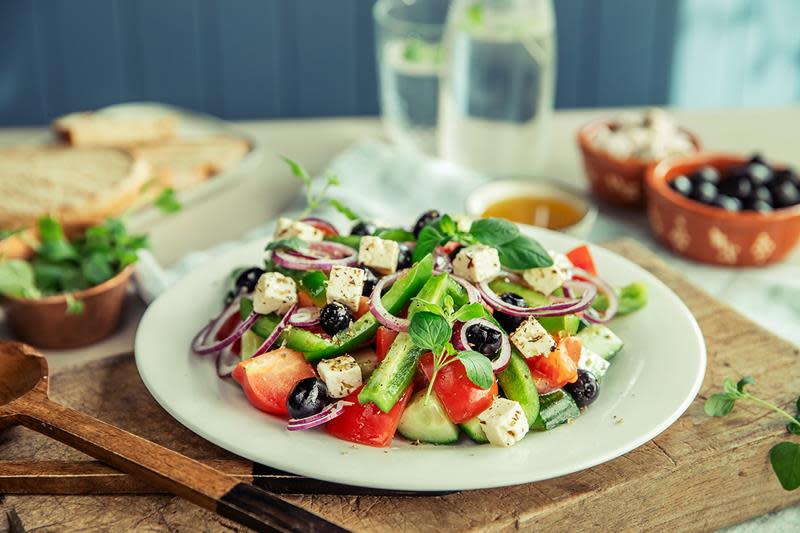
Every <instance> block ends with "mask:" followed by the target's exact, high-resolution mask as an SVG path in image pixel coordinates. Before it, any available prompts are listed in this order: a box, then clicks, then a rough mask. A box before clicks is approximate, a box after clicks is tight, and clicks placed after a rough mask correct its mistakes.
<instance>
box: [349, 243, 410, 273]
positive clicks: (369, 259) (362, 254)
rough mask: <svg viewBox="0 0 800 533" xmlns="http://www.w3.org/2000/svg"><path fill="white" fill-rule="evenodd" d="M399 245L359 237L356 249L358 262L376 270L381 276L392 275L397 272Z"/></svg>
mask: <svg viewBox="0 0 800 533" xmlns="http://www.w3.org/2000/svg"><path fill="white" fill-rule="evenodd" d="M399 258H400V245H399V244H398V243H397V242H395V241H389V240H385V239H381V238H380V237H372V236H365V237H361V244H360V245H359V247H358V262H359V263H361V264H362V265H365V266H368V267H370V268H372V269H374V270H377V271H378V272H380V273H381V274H392V273H393V272H395V271H396V270H397V260H398V259H399Z"/></svg>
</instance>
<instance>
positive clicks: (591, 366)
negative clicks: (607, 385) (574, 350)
mask: <svg viewBox="0 0 800 533" xmlns="http://www.w3.org/2000/svg"><path fill="white" fill-rule="evenodd" d="M609 366H611V363H609V362H608V361H606V360H605V359H603V358H602V357H600V356H599V355H597V354H596V353H594V352H593V351H591V350H590V349H589V348H587V347H586V346H583V347H582V348H581V357H580V359H578V368H580V369H581V370H588V371H589V372H591V373H592V374H594V377H596V378H597V379H600V378H602V377H603V376H605V374H606V372H607V371H608V367H609Z"/></svg>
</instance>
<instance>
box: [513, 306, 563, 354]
mask: <svg viewBox="0 0 800 533" xmlns="http://www.w3.org/2000/svg"><path fill="white" fill-rule="evenodd" d="M508 338H509V339H510V340H511V342H512V344H514V346H515V347H516V348H517V350H519V352H520V353H521V354H522V355H523V356H524V357H526V358H531V357H536V356H537V355H544V356H548V355H550V352H552V351H553V350H555V349H556V341H555V340H553V337H551V336H550V334H549V333H547V330H545V329H544V327H542V325H541V324H539V321H538V320H536V319H535V318H534V317H532V316H531V317H528V318H527V319H525V321H524V322H522V324H520V325H519V327H518V328H517V329H516V330H515V331H514V333H512V334H511V335H509V336H508Z"/></svg>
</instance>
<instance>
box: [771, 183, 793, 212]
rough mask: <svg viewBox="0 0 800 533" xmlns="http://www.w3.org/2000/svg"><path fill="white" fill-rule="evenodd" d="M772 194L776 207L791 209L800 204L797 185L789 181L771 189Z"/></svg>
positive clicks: (773, 203)
mask: <svg viewBox="0 0 800 533" xmlns="http://www.w3.org/2000/svg"><path fill="white" fill-rule="evenodd" d="M770 191H771V192H772V205H773V206H775V207H789V206H792V205H795V204H798V203H800V190H799V189H798V188H797V185H795V184H794V183H792V182H791V181H789V180H783V181H781V182H780V183H776V184H775V185H774V186H773V187H771V188H770Z"/></svg>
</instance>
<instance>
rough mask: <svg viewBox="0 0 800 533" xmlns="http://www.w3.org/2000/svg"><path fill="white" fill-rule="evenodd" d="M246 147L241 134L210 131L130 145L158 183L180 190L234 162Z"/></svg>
mask: <svg viewBox="0 0 800 533" xmlns="http://www.w3.org/2000/svg"><path fill="white" fill-rule="evenodd" d="M249 151H250V143H248V142H247V140H245V139H243V138H241V137H233V136H228V135H212V136H208V137H189V138H185V139H174V140H172V141H168V142H164V143H158V144H146V145H140V146H137V147H134V148H131V152H132V153H133V154H135V155H136V156H137V157H139V158H141V159H144V160H145V161H147V162H148V163H149V164H150V166H151V168H152V170H153V176H154V177H155V178H156V179H157V181H158V184H159V185H160V186H161V188H162V189H163V188H164V187H172V188H174V189H176V190H183V189H186V188H188V187H191V186H192V185H195V184H197V183H200V182H203V181H205V180H206V179H208V178H209V177H211V176H214V175H215V174H219V173H220V172H223V171H225V170H226V169H228V168H230V167H231V166H233V165H235V164H236V163H238V162H239V161H240V160H241V159H242V158H243V157H244V156H245V155H247V153H248V152H249Z"/></svg>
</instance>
